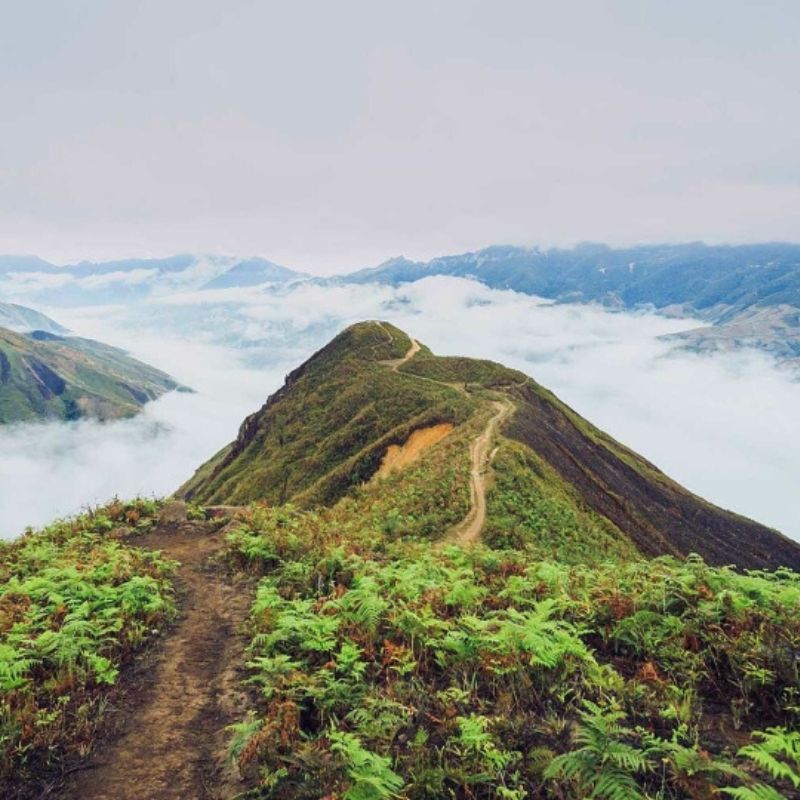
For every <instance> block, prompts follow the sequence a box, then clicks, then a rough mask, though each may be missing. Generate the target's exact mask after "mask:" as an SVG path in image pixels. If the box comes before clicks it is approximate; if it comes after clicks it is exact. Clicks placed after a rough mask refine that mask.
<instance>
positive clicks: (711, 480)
mask: <svg viewBox="0 0 800 800" xmlns="http://www.w3.org/2000/svg"><path fill="white" fill-rule="evenodd" d="M43 310H45V311H49V313H51V314H52V315H53V316H54V317H55V318H56V319H57V320H58V321H59V322H62V323H63V324H65V325H67V326H69V327H70V328H71V329H72V330H73V331H74V332H76V333H78V334H80V335H84V336H89V337H93V338H97V339H100V340H103V341H106V342H108V343H109V344H114V345H118V346H121V347H124V348H125V349H127V350H129V351H131V352H132V354H133V355H135V356H136V357H139V358H142V359H143V360H145V361H147V362H148V363H151V364H153V365H154V366H157V367H159V368H161V369H164V370H166V371H167V372H170V373H171V374H172V375H173V376H174V377H175V378H177V379H178V380H179V381H180V382H182V383H184V384H187V385H189V386H191V387H192V388H194V389H195V390H196V392H197V393H196V394H193V395H191V394H178V393H173V394H170V395H167V396H166V397H164V398H162V399H160V400H158V401H156V402H154V403H152V404H150V405H149V406H147V407H146V409H145V411H144V413H143V414H141V415H140V416H139V417H137V418H134V419H131V420H125V421H121V422H114V423H106V424H99V423H94V422H90V421H82V422H74V423H47V424H43V425H25V426H11V427H7V428H5V429H0V449H2V451H3V453H4V458H3V461H2V464H0V534H1V535H2V536H4V537H6V538H7V537H10V536H13V535H16V534H17V533H19V532H20V531H21V530H22V528H23V527H24V526H25V525H29V524H32V525H41V524H45V523H46V522H47V521H48V520H50V519H52V518H53V517H54V516H57V515H64V514H69V513H73V512H75V511H77V510H79V509H80V508H81V507H82V506H84V505H86V504H89V503H95V502H100V501H103V500H106V499H108V498H109V497H111V496H113V495H115V494H118V495H120V496H129V495H132V494H137V493H141V494H157V495H162V494H167V493H169V492H171V491H172V490H174V489H175V488H177V486H178V485H179V484H180V483H181V482H182V481H183V480H185V479H186V478H188V477H189V476H190V474H191V473H192V471H193V470H194V468H196V467H197V466H199V464H200V463H201V462H202V461H204V460H205V459H206V458H208V457H209V456H210V455H211V454H212V453H213V452H215V451H216V450H217V449H219V447H221V446H222V445H223V444H225V443H226V442H228V441H230V440H231V439H232V438H233V436H234V435H235V433H236V430H237V427H238V425H239V423H240V422H241V420H242V418H243V417H244V416H245V414H247V413H249V412H250V411H253V410H255V409H256V408H257V407H258V406H259V405H260V404H261V403H262V402H263V401H264V399H265V398H266V396H267V395H268V394H269V393H271V392H272V391H274V390H275V389H276V388H277V387H278V386H279V385H280V383H281V382H282V380H283V376H284V374H285V373H286V372H287V371H288V370H289V369H291V368H292V367H294V366H296V365H297V364H298V363H299V362H301V361H302V360H303V359H305V358H307V357H308V356H309V355H310V354H311V353H312V352H313V351H314V350H315V349H317V348H318V347H320V346H322V345H323V344H325V342H326V341H327V340H328V339H330V338H331V337H332V336H333V335H335V333H336V332H337V331H338V330H339V329H340V328H342V327H343V326H344V325H346V324H349V323H350V322H354V321H357V320H361V319H369V318H382V319H388V320H390V321H392V322H394V323H395V324H397V325H398V326H399V327H401V328H403V329H405V330H407V331H408V332H409V333H411V334H412V335H414V336H416V337H417V338H419V339H420V340H422V341H423V342H425V343H426V344H428V345H429V346H430V347H431V348H432V349H433V350H434V351H436V352H439V353H441V354H462V355H469V356H477V357H484V358H491V359H494V360H497V361H501V362H504V363H506V364H508V365H509V366H512V367H516V368H518V369H521V370H523V371H524V372H526V373H528V374H529V375H531V376H532V377H534V378H535V379H536V380H538V381H539V382H540V383H542V384H544V385H545V386H547V387H548V388H550V389H552V390H553V391H554V392H556V394H558V395H559V396H560V397H561V398H562V399H563V400H564V401H566V402H567V403H568V404H570V405H571V406H573V407H574V408H575V409H576V410H577V411H578V412H579V413H581V414H583V415H584V416H585V417H587V418H588V419H589V420H591V421H592V422H593V423H595V424H596V425H598V426H599V427H601V428H603V429H605V430H606V431H607V432H608V433H610V434H611V435H612V436H614V437H616V438H618V439H619V440H621V441H622V442H623V443H625V444H626V445H628V446H630V447H631V448H633V449H634V450H636V451H638V452H639V453H641V454H642V455H644V456H645V457H647V458H648V459H650V460H651V461H653V462H654V463H655V464H656V465H658V466H659V467H660V468H662V469H663V470H664V471H665V472H667V473H668V474H669V475H671V476H672V477H673V478H675V479H676V480H678V481H679V482H681V483H683V484H684V485H686V486H687V487H688V488H689V489H691V490H692V491H694V492H696V493H698V494H700V495H702V496H704V497H706V498H707V499H709V500H711V501H713V502H715V503H717V504H719V505H722V506H724V507H727V508H731V509H733V510H735V511H738V512H739V513H743V514H745V515H748V516H751V517H753V518H755V519H757V520H759V521H761V522H764V523H766V524H769V525H772V526H774V527H777V528H779V529H781V530H783V531H784V532H786V533H787V534H789V535H791V536H793V537H795V538H800V511H799V510H798V508H797V507H796V505H795V504H794V501H793V496H794V490H795V486H794V483H795V481H794V480H793V476H796V475H797V474H798V467H800V455H799V454H800V421H799V420H798V419H797V415H796V413H795V412H794V410H795V409H796V408H797V407H798V405H800V384H798V383H797V382H794V381H793V380H792V376H791V375H790V374H789V373H786V372H784V371H782V370H780V369H778V368H777V367H776V366H775V364H774V363H773V362H771V361H770V360H769V359H768V358H767V357H766V356H764V355H761V354H759V353H757V352H755V351H748V350H743V351H740V352H738V353H735V354H717V355H699V354H695V353H688V352H683V351H680V350H677V349H676V348H675V346H674V344H673V343H672V342H670V341H669V340H667V339H664V338H663V337H664V336H666V335H668V334H671V333H675V332H678V331H681V330H686V329H689V328H694V327H697V325H698V324H700V323H698V321H697V320H687V319H669V318H667V317H663V316H658V315H655V314H651V313H619V312H610V311H608V310H605V309H603V308H600V307H597V306H591V305H585V306H577V305H552V304H550V303H547V302H544V301H541V300H539V299H537V298H535V297H530V296H527V295H521V294H517V293H514V292H511V291H498V290H492V289H488V288H486V287H485V286H482V285H480V284H478V283H476V282H474V281H471V280H465V279H457V278H446V277H432V278H426V279H424V280H422V281H418V282H416V283H413V284H409V285H406V286H403V287H399V288H393V287H390V286H375V285H370V284H366V285H350V286H325V285H320V284H316V283H303V284H298V285H295V286H288V287H287V286H281V287H277V286H276V287H267V288H261V289H253V288H248V289H222V290H213V291H208V290H206V291H202V292H199V291H193V290H188V291H184V292H182V293H178V294H171V295H166V296H163V297H158V298H154V299H150V300H148V301H147V302H140V303H135V304H129V305H114V306H91V307H76V308H68V309H65V308H60V309H43Z"/></svg>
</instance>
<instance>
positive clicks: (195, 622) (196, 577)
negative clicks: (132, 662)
mask: <svg viewBox="0 0 800 800" xmlns="http://www.w3.org/2000/svg"><path fill="white" fill-rule="evenodd" d="M138 543H139V544H140V545H141V546H142V547H143V548H146V549H154V550H161V551H163V552H164V553H165V554H166V555H167V556H169V557H170V558H174V559H176V560H178V561H180V564H181V566H180V568H179V570H178V573H177V584H178V587H179V590H180V592H181V595H182V603H181V616H180V619H179V620H178V622H177V624H176V625H175V626H174V628H172V630H171V631H170V632H169V635H168V636H167V637H166V639H165V643H164V646H163V650H162V652H161V654H160V656H159V657H158V660H157V662H156V664H155V665H154V667H153V669H152V670H151V671H150V673H149V674H148V676H147V678H146V680H145V685H144V686H142V687H141V688H139V689H137V691H136V692H135V696H134V697H132V702H133V703H134V706H133V707H132V708H131V709H129V710H128V709H124V710H123V711H122V713H123V714H124V712H125V711H128V714H127V719H125V722H124V724H123V726H122V730H121V731H120V732H119V733H118V735H117V736H116V737H113V738H112V740H111V741H109V742H107V743H106V746H105V747H100V748H99V749H98V751H97V753H96V754H95V756H94V761H93V762H92V763H90V764H89V765H87V766H88V768H87V769H85V770H81V771H80V772H78V773H77V774H76V775H75V776H73V779H72V781H71V782H70V783H69V784H68V785H67V787H66V788H65V791H64V792H63V793H62V794H60V795H59V797H61V798H64V800H211V799H212V798H213V800H223V799H225V798H229V797H232V796H233V795H234V794H236V793H237V792H240V791H242V787H241V786H239V785H238V781H237V776H236V775H234V774H233V772H232V771H231V768H229V767H226V766H225V759H224V754H225V748H226V741H227V736H226V731H225V726H226V725H229V724H231V723H232V722H235V721H237V720H238V719H241V717H242V716H243V715H244V710H245V708H244V707H245V706H246V698H245V696H244V695H243V694H242V692H241V689H240V688H239V687H240V676H239V675H237V672H238V670H239V669H240V668H241V664H242V661H243V653H244V639H243V638H242V637H241V636H239V635H237V627H238V626H239V624H240V623H241V622H242V621H243V620H244V619H245V617H246V615H247V611H248V608H249V603H250V592H249V591H248V588H247V587H246V586H236V585H233V584H231V583H230V582H228V581H227V579H226V578H225V577H224V576H223V574H222V573H221V572H220V570H219V569H217V568H215V567H214V566H213V565H211V564H209V561H208V559H209V556H211V555H212V554H213V553H214V552H215V551H216V550H218V549H219V548H220V547H221V546H222V543H223V535H222V533H221V532H212V531H209V529H208V528H207V527H205V526H204V525H203V524H192V523H185V524H182V525H179V526H177V527H175V528H162V529H159V530H156V531H155V532H153V533H152V534H149V535H147V536H144V537H142V538H141V539H140V540H139V542H138Z"/></svg>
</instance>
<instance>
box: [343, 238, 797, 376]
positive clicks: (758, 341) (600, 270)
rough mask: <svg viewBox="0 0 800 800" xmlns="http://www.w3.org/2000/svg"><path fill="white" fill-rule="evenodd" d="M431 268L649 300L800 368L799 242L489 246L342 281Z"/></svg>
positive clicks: (396, 277) (598, 298) (525, 288)
mask: <svg viewBox="0 0 800 800" xmlns="http://www.w3.org/2000/svg"><path fill="white" fill-rule="evenodd" d="M432 275H450V276H455V277H462V278H472V279H474V280H477V281H480V282H481V283H483V284H485V285H486V286H489V287H491V288H493V289H512V290H514V291H516V292H523V293H525V294H531V295H536V296H539V297H543V298H547V299H550V300H554V301H555V302H558V303H587V302H596V303H602V304H603V305H605V306H608V307H611V308H619V309H627V310H633V309H641V308H647V307H650V308H652V309H655V310H657V311H659V312H661V313H666V314H670V315H676V316H684V315H686V316H697V317H701V318H702V319H704V320H706V321H708V322H710V323H712V325H713V327H711V328H708V327H704V328H699V329H697V330H696V331H691V332H687V333H685V334H682V335H681V336H680V337H677V339H676V340H677V341H681V342H682V343H683V345H684V346H686V347H688V348H691V349H695V350H702V351H710V350H729V349H734V348H736V347H740V346H743V345H746V346H754V347H759V348H761V349H764V350H766V351H768V352H770V353H771V354H772V355H774V356H775V357H776V358H777V359H778V360H780V361H790V362H792V363H793V364H795V365H797V366H800V316H798V311H799V310H800V245H796V244H781V243H776V244H753V245H736V246H728V245H719V246H710V245H705V244H702V243H694V244H680V245H648V246H641V247H629V248H618V249H613V248H610V247H606V246H605V245H595V244H587V245H580V246H578V247H574V248H571V249H567V250H563V249H552V250H541V249H538V248H523V247H489V248H486V249H485V250H480V251H478V252H475V253H464V254H461V255H453V256H444V257H442V258H434V259H432V260H431V261H425V262H419V261H409V260H408V259H405V258H394V259H391V260H389V261H386V262H384V263H383V264H381V265H380V266H378V267H373V268H370V269H364V270H359V271H358V272H354V273H351V274H349V275H345V276H342V277H339V278H336V279H335V280H336V281H337V282H341V283H383V284H391V285H400V284H403V283H408V282H411V281H416V280H420V279H422V278H426V277H429V276H432Z"/></svg>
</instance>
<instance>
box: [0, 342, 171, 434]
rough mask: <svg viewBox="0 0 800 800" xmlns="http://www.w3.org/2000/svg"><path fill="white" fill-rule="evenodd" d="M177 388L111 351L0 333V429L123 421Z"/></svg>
mask: <svg viewBox="0 0 800 800" xmlns="http://www.w3.org/2000/svg"><path fill="white" fill-rule="evenodd" d="M178 388H181V387H179V385H178V383H177V382H176V381H174V380H173V379H172V378H170V376H169V375H167V374H165V373H164V372H161V371H160V370H158V369H155V368H154V367H151V366H148V365H147V364H143V363H142V362H141V361H137V360H136V359H134V358H131V357H130V356H129V355H127V354H126V353H125V352H124V351H122V350H119V349H117V348H116V347H110V346H108V345H105V344H101V343H100V342H95V341H93V340H91V339H81V338H78V337H64V336H58V335H56V334H53V333H48V332H47V331H41V330H38V331H33V332H32V333H27V334H25V333H15V332H13V331H10V330H7V329H5V328H0V425H2V424H5V423H11V422H32V421H37V420H43V419H78V418H81V417H92V418H95V419H101V420H106V419H116V418H119V417H127V416H131V415H133V414H135V413H137V412H138V411H139V410H140V409H141V407H142V406H143V405H145V403H147V402H149V401H150V400H154V399H156V398H157V397H160V396H161V395H162V394H164V393H166V392H168V391H171V390H173V389H178Z"/></svg>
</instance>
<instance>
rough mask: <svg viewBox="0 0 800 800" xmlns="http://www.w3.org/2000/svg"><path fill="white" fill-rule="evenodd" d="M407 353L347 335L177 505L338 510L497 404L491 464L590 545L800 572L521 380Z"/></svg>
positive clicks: (797, 549) (799, 553)
mask: <svg viewBox="0 0 800 800" xmlns="http://www.w3.org/2000/svg"><path fill="white" fill-rule="evenodd" d="M387 335H388V338H387ZM414 344H415V340H413V339H412V338H411V337H409V336H408V335H407V334H405V333H404V332H402V331H400V330H399V329H397V328H395V327H394V326H391V325H390V324H389V323H385V322H380V323H379V322H376V321H372V322H365V323H357V324H356V325H353V326H350V327H349V328H347V329H345V331H343V332H342V333H341V334H339V335H338V336H337V337H335V338H334V339H333V340H332V341H331V342H330V343H329V344H328V345H326V346H325V347H324V348H322V349H321V350H319V351H318V352H317V353H315V354H314V355H313V356H312V357H311V358H310V359H308V360H307V361H306V362H305V363H304V364H302V365H301V366H300V367H298V368H297V369H296V370H294V371H292V372H291V373H290V374H289V375H288V376H287V379H286V382H285V384H284V386H283V387H282V388H281V389H279V390H278V391H277V392H276V393H275V394H273V395H272V396H271V397H270V398H268V400H267V401H266V403H265V404H264V406H263V407H262V408H261V409H260V410H259V411H257V412H255V413H254V414H252V415H250V416H249V417H248V418H247V419H246V420H245V421H244V422H243V423H242V426H241V427H240V430H239V434H238V436H237V438H236V439H235V440H234V442H232V443H231V444H230V445H228V446H227V447H226V448H224V449H223V450H222V451H220V453H218V454H217V455H216V456H215V457H214V458H212V459H211V460H210V461H209V462H207V463H206V464H205V465H203V466H202V467H201V468H200V469H199V470H198V472H197V473H196V474H195V476H194V477H192V478H191V479H190V480H189V481H187V483H186V484H184V486H182V487H181V488H180V489H179V491H178V494H179V495H180V496H182V497H184V498H186V499H191V500H193V501H195V502H201V503H206V504H213V503H219V504H233V505H240V504H244V503H249V502H256V501H267V502H270V503H276V504H280V503H285V502H287V501H291V502H294V503H297V504H299V505H301V506H303V507H305V506H309V507H310V506H313V505H315V504H319V503H322V504H330V503H334V502H336V501H338V500H340V499H341V498H342V497H344V496H347V495H348V494H350V493H352V492H356V491H357V490H358V487H359V486H360V485H362V484H363V483H364V482H365V481H369V480H370V479H371V478H372V476H373V475H375V473H376V472H377V471H378V469H379V466H380V463H381V459H382V458H383V457H384V455H385V453H386V452H387V450H388V448H389V447H390V446H391V445H395V446H397V445H402V444H403V443H404V442H405V441H406V440H407V439H408V438H409V437H410V436H411V435H412V434H413V432H414V431H418V430H421V429H425V428H427V427H429V426H433V425H438V424H442V423H448V424H450V425H452V426H454V428H455V432H454V433H453V434H451V435H450V436H449V437H448V439H450V440H455V439H457V438H458V436H459V435H460V434H459V433H458V432H459V431H462V430H466V429H467V428H468V427H469V426H470V425H477V424H478V423H477V422H473V421H474V420H477V419H479V418H482V417H485V418H486V419H488V417H489V416H490V412H489V409H490V406H491V403H493V402H497V401H498V400H500V401H503V402H506V403H510V404H511V405H512V406H513V408H514V411H513V413H512V414H510V415H509V416H508V418H507V419H504V420H503V422H502V425H501V427H500V431H499V434H500V438H499V439H498V450H499V452H501V453H503V450H504V447H505V446H506V444H508V445H510V451H511V452H513V453H514V454H515V457H516V459H517V460H516V462H515V463H513V464H511V465H510V466H509V467H508V468H509V469H510V470H511V471H512V472H513V471H516V472H519V473H521V474H522V475H523V478H522V479H523V480H525V478H524V476H525V475H527V479H528V480H529V482H530V484H531V485H533V484H536V483H537V482H538V483H539V484H541V491H542V492H543V493H546V492H552V491H554V487H556V486H558V487H560V488H559V492H561V493H562V494H563V495H564V496H565V497H566V498H567V499H564V500H563V503H564V507H565V509H566V508H568V509H569V513H571V514H574V515H577V516H580V515H588V516H585V519H586V520H587V521H586V526H587V527H586V531H587V533H586V535H587V536H588V535H589V533H588V531H589V528H590V527H591V526H592V525H595V524H597V525H600V526H601V527H603V528H604V529H605V530H606V531H612V532H613V536H614V537H616V538H617V539H619V540H620V541H623V542H625V543H629V544H632V545H633V547H634V548H635V549H636V550H637V551H638V552H639V553H641V554H643V555H646V556H649V557H653V556H658V555H663V554H672V555H679V556H686V555H688V554H689V553H690V552H698V553H699V554H700V555H702V556H703V557H704V558H705V559H706V560H707V561H709V563H713V564H728V563H735V564H738V565H739V566H743V567H768V568H777V567H779V566H794V567H795V568H798V567H800V545H798V544H796V543H794V542H792V541H791V540H789V539H787V538H786V537H784V536H782V535H781V534H779V533H778V532H776V531H773V530H771V529H769V528H767V527H765V526H763V525H760V524H758V523H756V522H753V521H752V520H747V519H745V518H744V517H741V516H738V515H736V514H734V513H732V512H729V511H726V510H724V509H720V508H717V507H716V506H714V505H713V504H711V503H708V502H707V501H705V500H702V499H701V498H699V497H697V496H696V495H694V494H692V493H691V492H688V491H687V490H685V489H684V488H683V487H681V486H680V485H679V484H677V483H676V482H675V481H673V480H672V479H670V478H668V477H667V476H666V475H664V473H662V472H661V471H660V470H658V468H657V467H655V466H654V465H652V464H651V463H650V462H648V461H647V460H646V459H643V458H642V457H641V456H638V455H637V454H636V453H634V452H633V451H631V450H630V449H629V448H627V447H625V446H624V445H621V444H619V443H618V442H616V441H615V440H614V439H612V438H611V437H610V436H608V435H607V434H605V433H603V432H602V431H600V430H599V429H597V428H595V427H594V426H592V425H591V424H590V423H588V422H587V421H586V420H584V419H583V418H581V417H580V416H579V415H578V414H577V413H576V412H575V411H573V410H572V409H570V408H569V407H568V406H566V405H565V404H563V403H562V402H561V401H559V400H558V399H557V398H556V397H555V396H554V395H553V394H552V393H551V392H549V391H548V390H546V389H544V388H543V387H541V386H540V385H539V384H537V383H536V382H535V381H534V380H533V379H531V378H529V377H527V376H526V375H524V374H523V373H520V372H516V371H514V370H510V369H508V368H506V367H503V366H502V365H499V364H496V363H494V362H489V361H479V360H475V359H469V358H460V357H439V356H435V355H434V354H433V353H432V352H431V351H430V350H429V349H428V348H426V347H425V346H424V345H422V346H418V347H417V349H415V348H414ZM479 430H483V428H482V427H479ZM475 435H477V433H476V434H475ZM468 445H469V443H468V442H466V441H465V446H468ZM525 464H527V465H528V466H524V465H525ZM465 469H467V470H468V465H467V466H465ZM489 505H490V508H489V527H490V528H491V529H492V530H495V529H496V528H497V526H498V524H499V522H498V520H497V519H495V517H497V514H496V513H495V512H494V511H493V510H492V508H493V507H492V506H491V501H490V503H489ZM533 506H534V508H533V510H532V511H531V513H533V511H536V508H535V506H536V501H533ZM526 513H527V512H526ZM512 516H513V515H512ZM517 517H518V518H517V519H512V520H511V521H510V522H509V521H508V520H506V523H508V526H510V527H512V528H514V527H515V526H516V528H517V529H518V530H520V531H524V529H525V523H524V520H523V519H522V518H523V517H524V514H523V511H522V510H520V511H519V512H518V513H517ZM590 518H591V520H592V522H591V524H590V523H589V521H588V520H589V519H590ZM495 532H496V530H495ZM498 535H499V534H498Z"/></svg>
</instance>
